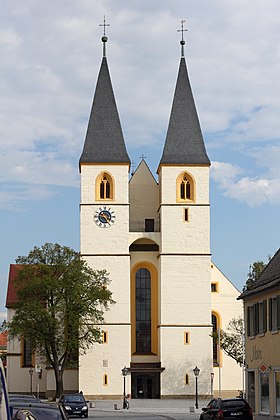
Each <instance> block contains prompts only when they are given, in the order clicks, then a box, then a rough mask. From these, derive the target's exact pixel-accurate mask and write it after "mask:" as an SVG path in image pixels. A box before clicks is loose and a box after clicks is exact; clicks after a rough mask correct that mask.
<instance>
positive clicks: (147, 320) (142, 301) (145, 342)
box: [135, 268, 151, 353]
mask: <svg viewBox="0 0 280 420" xmlns="http://www.w3.org/2000/svg"><path fill="white" fill-rule="evenodd" d="M135 280H136V281H135V287H136V290H135V300H136V352H137V353H150V352H151V274H150V272H149V270H147V269H146V268H140V269H139V270H138V271H137V272H136V279H135Z"/></svg>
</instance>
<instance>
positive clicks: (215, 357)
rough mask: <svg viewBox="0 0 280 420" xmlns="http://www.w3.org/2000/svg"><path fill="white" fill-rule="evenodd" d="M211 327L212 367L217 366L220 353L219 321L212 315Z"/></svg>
mask: <svg viewBox="0 0 280 420" xmlns="http://www.w3.org/2000/svg"><path fill="white" fill-rule="evenodd" d="M212 325H213V366H219V363H220V353H219V328H220V325H219V319H218V316H217V315H216V314H214V313H212Z"/></svg>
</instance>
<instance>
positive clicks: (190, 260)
mask: <svg viewBox="0 0 280 420" xmlns="http://www.w3.org/2000/svg"><path fill="white" fill-rule="evenodd" d="M160 271H161V273H160V275H161V288H160V302H161V324H186V323H187V324H196V325H197V324H207V325H210V324H211V315H210V314H211V297H210V257H208V256H202V257H201V256H189V255H179V256H176V255H164V256H163V255H162V256H161V257H160Z"/></svg>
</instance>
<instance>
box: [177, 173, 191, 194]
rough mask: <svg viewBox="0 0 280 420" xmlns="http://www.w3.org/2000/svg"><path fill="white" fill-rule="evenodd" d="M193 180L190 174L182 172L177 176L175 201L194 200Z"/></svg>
mask: <svg viewBox="0 0 280 420" xmlns="http://www.w3.org/2000/svg"><path fill="white" fill-rule="evenodd" d="M194 193H195V191H194V180H193V178H192V176H191V175H190V174H188V173H187V172H183V173H182V174H180V175H179V176H178V178H177V201H190V200H192V201H193V200H194Z"/></svg>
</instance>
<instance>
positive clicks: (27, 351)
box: [21, 339, 34, 367]
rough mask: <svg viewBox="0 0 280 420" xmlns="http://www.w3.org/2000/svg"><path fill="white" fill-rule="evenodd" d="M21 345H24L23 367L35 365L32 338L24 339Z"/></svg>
mask: <svg viewBox="0 0 280 420" xmlns="http://www.w3.org/2000/svg"><path fill="white" fill-rule="evenodd" d="M21 345H22V361H21V365H22V366H23V367H25V366H26V367H27V366H34V354H33V349H32V344H31V340H30V339H23V340H22V344H21Z"/></svg>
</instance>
